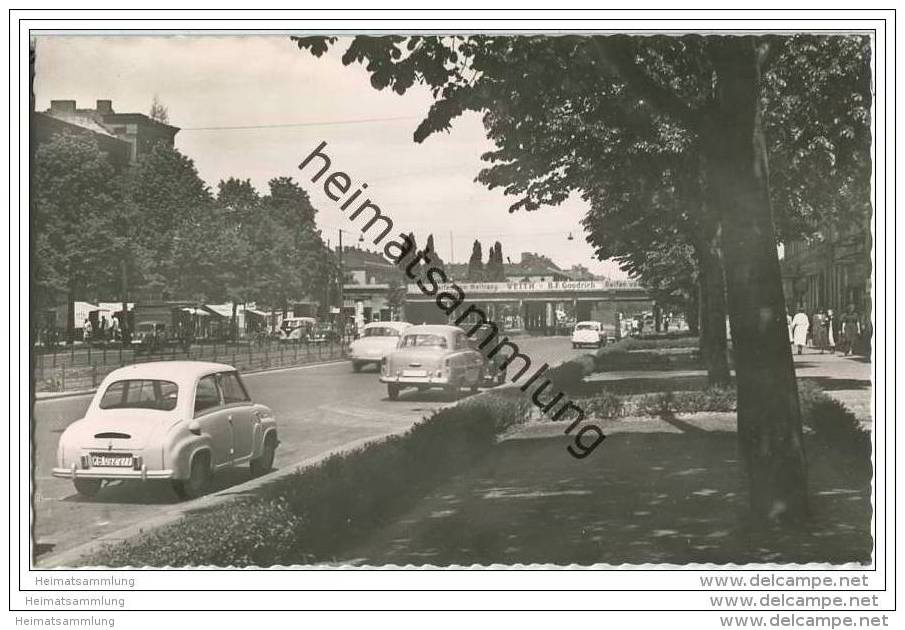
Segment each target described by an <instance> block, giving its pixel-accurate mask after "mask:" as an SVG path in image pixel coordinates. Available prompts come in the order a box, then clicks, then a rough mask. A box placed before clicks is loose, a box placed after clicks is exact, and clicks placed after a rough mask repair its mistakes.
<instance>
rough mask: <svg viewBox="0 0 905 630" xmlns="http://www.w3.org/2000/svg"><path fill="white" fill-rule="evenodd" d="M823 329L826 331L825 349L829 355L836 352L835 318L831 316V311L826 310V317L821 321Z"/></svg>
mask: <svg viewBox="0 0 905 630" xmlns="http://www.w3.org/2000/svg"><path fill="white" fill-rule="evenodd" d="M823 327H824V330H826V347H827V349H828V350H829V351H830V353H831V354H833V353H835V352H836V337H837V336H838V334H837V331H836V316H835V315H833V309H827V311H826V317H825V318H824V320H823Z"/></svg>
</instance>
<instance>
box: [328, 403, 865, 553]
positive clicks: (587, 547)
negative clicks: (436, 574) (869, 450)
mask: <svg viewBox="0 0 905 630" xmlns="http://www.w3.org/2000/svg"><path fill="white" fill-rule="evenodd" d="M734 415H735V414H695V415H694V417H683V418H681V419H675V420H674V421H672V422H665V421H663V420H661V419H648V418H644V419H642V418H637V419H623V420H621V421H619V422H614V423H612V424H611V425H609V426H604V427H603V430H604V432H606V434H607V440H606V441H605V442H604V443H603V444H602V445H601V446H600V448H598V449H597V451H595V452H594V453H593V455H591V456H590V457H588V458H587V459H584V460H577V459H574V458H572V457H571V456H569V455H568V453H567V452H566V446H567V445H568V444H570V443H571V440H570V439H569V438H567V437H564V436H563V435H562V434H561V430H560V427H559V426H558V425H554V424H552V423H546V424H536V425H530V426H528V427H525V429H524V430H522V431H520V432H518V433H517V434H515V435H512V436H510V437H509V439H507V440H504V441H503V442H501V443H500V444H499V445H498V446H497V447H496V449H495V451H494V452H492V453H491V454H490V455H489V456H488V457H487V458H486V459H485V460H483V461H482V463H481V464H480V465H479V466H477V467H475V468H474V469H472V470H470V471H468V472H467V473H465V474H463V475H460V476H458V477H456V478H454V479H452V480H450V481H449V482H447V483H446V484H444V485H443V486H441V487H439V488H437V489H436V490H435V491H434V492H432V493H431V494H430V495H428V496H427V497H426V498H425V499H423V500H422V501H421V502H420V503H419V504H418V505H417V506H416V507H415V508H414V509H412V510H410V511H409V512H408V513H406V514H404V515H402V516H401V517H400V518H399V519H398V520H396V521H395V522H393V523H390V524H388V525H387V526H386V527H384V528H382V529H380V530H378V531H376V532H374V534H373V535H372V536H371V538H370V539H369V540H367V541H365V542H364V543H363V544H361V545H359V546H357V547H355V548H352V549H350V550H349V551H348V552H347V553H346V554H344V555H343V556H341V557H340V558H337V563H339V564H354V565H359V566H364V565H384V564H394V565H406V564H414V565H434V566H449V565H464V566H469V565H472V564H479V565H485V566H486V565H492V564H506V565H514V564H556V565H570V564H577V565H592V564H598V563H600V564H609V565H620V564H633V565H639V564H646V563H654V564H674V565H685V564H690V563H694V564H703V563H715V564H721V565H722V564H747V563H770V564H780V563H802V564H804V563H830V564H834V565H839V564H849V563H867V562H869V561H870V557H871V547H872V545H871V534H870V524H871V504H870V488H871V485H870V482H871V480H870V477H869V476H868V475H866V474H865V473H864V472H863V471H861V472H859V471H858V469H857V467H856V465H854V464H853V463H852V462H849V461H848V460H847V459H846V458H845V457H842V456H840V455H839V454H838V453H836V452H831V451H829V449H828V447H827V446H826V445H824V444H823V443H821V442H819V441H818V440H815V439H812V438H806V449H807V451H808V456H809V463H810V466H809V484H810V494H811V508H812V511H813V514H814V521H813V524H812V525H810V526H808V527H806V528H803V529H802V530H797V531H778V530H770V531H766V532H764V531H762V530H758V529H756V528H752V527H750V526H749V523H748V522H747V521H746V519H745V516H744V515H745V513H746V504H745V501H746V496H747V489H746V488H745V487H744V485H743V484H744V482H743V476H742V473H741V470H740V465H739V461H738V459H737V442H736V435H735V433H734V432H730V431H726V430H723V429H724V427H727V426H728V425H730V424H732V421H733V420H734Z"/></svg>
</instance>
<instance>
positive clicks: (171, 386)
mask: <svg viewBox="0 0 905 630" xmlns="http://www.w3.org/2000/svg"><path fill="white" fill-rule="evenodd" d="M178 394H179V387H178V386H177V385H176V383H173V382H172V381H159V380H155V379H128V380H122V381H114V382H113V383H110V385H109V386H108V387H107V391H105V392H104V396H103V397H102V398H101V402H100V405H99V406H100V408H101V409H157V410H159V411H171V410H173V409H175V408H176V399H177V397H178Z"/></svg>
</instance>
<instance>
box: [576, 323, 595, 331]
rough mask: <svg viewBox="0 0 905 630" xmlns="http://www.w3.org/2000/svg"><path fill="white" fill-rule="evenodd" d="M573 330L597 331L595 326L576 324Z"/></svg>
mask: <svg viewBox="0 0 905 630" xmlns="http://www.w3.org/2000/svg"><path fill="white" fill-rule="evenodd" d="M575 330H597V324H578V326H576V327H575Z"/></svg>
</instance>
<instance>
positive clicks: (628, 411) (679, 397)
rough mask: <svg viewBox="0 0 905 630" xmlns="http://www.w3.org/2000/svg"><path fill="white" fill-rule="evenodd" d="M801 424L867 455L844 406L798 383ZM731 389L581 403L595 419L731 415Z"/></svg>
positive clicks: (866, 443)
mask: <svg viewBox="0 0 905 630" xmlns="http://www.w3.org/2000/svg"><path fill="white" fill-rule="evenodd" d="M798 400H799V404H800V406H801V421H802V423H803V424H804V425H805V426H808V427H810V428H811V429H813V430H814V432H815V433H816V434H817V436H818V437H819V438H821V439H823V440H824V441H826V442H827V443H828V444H831V445H833V446H834V447H837V448H841V449H845V450H851V451H853V452H856V453H859V454H864V453H867V454H869V453H870V448H871V437H870V432H869V431H866V430H865V429H864V428H863V427H862V426H861V423H860V422H859V421H858V419H857V418H856V417H855V414H853V413H852V412H851V411H849V410H848V409H847V408H846V407H845V405H843V404H842V403H841V402H839V401H838V400H836V399H835V398H832V397H831V396H829V395H827V394H826V393H825V392H824V391H823V390H821V389H820V388H819V387H817V386H816V385H814V384H813V383H811V382H809V381H806V380H801V381H799V382H798ZM737 403H738V399H737V396H736V389H735V388H734V387H729V388H720V387H708V388H706V389H701V390H689V391H666V392H657V393H652V394H640V395H633V396H632V395H629V396H620V395H619V394H616V393H614V392H611V391H605V392H602V393H600V394H598V395H596V396H594V397H592V398H589V399H587V400H583V401H582V404H583V405H584V407H585V409H587V410H588V411H590V412H591V413H593V414H594V415H596V416H597V417H598V418H620V417H626V416H660V415H663V414H675V413H698V412H707V411H711V412H714V411H715V412H719V411H723V412H730V411H735V410H736V409H737Z"/></svg>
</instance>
